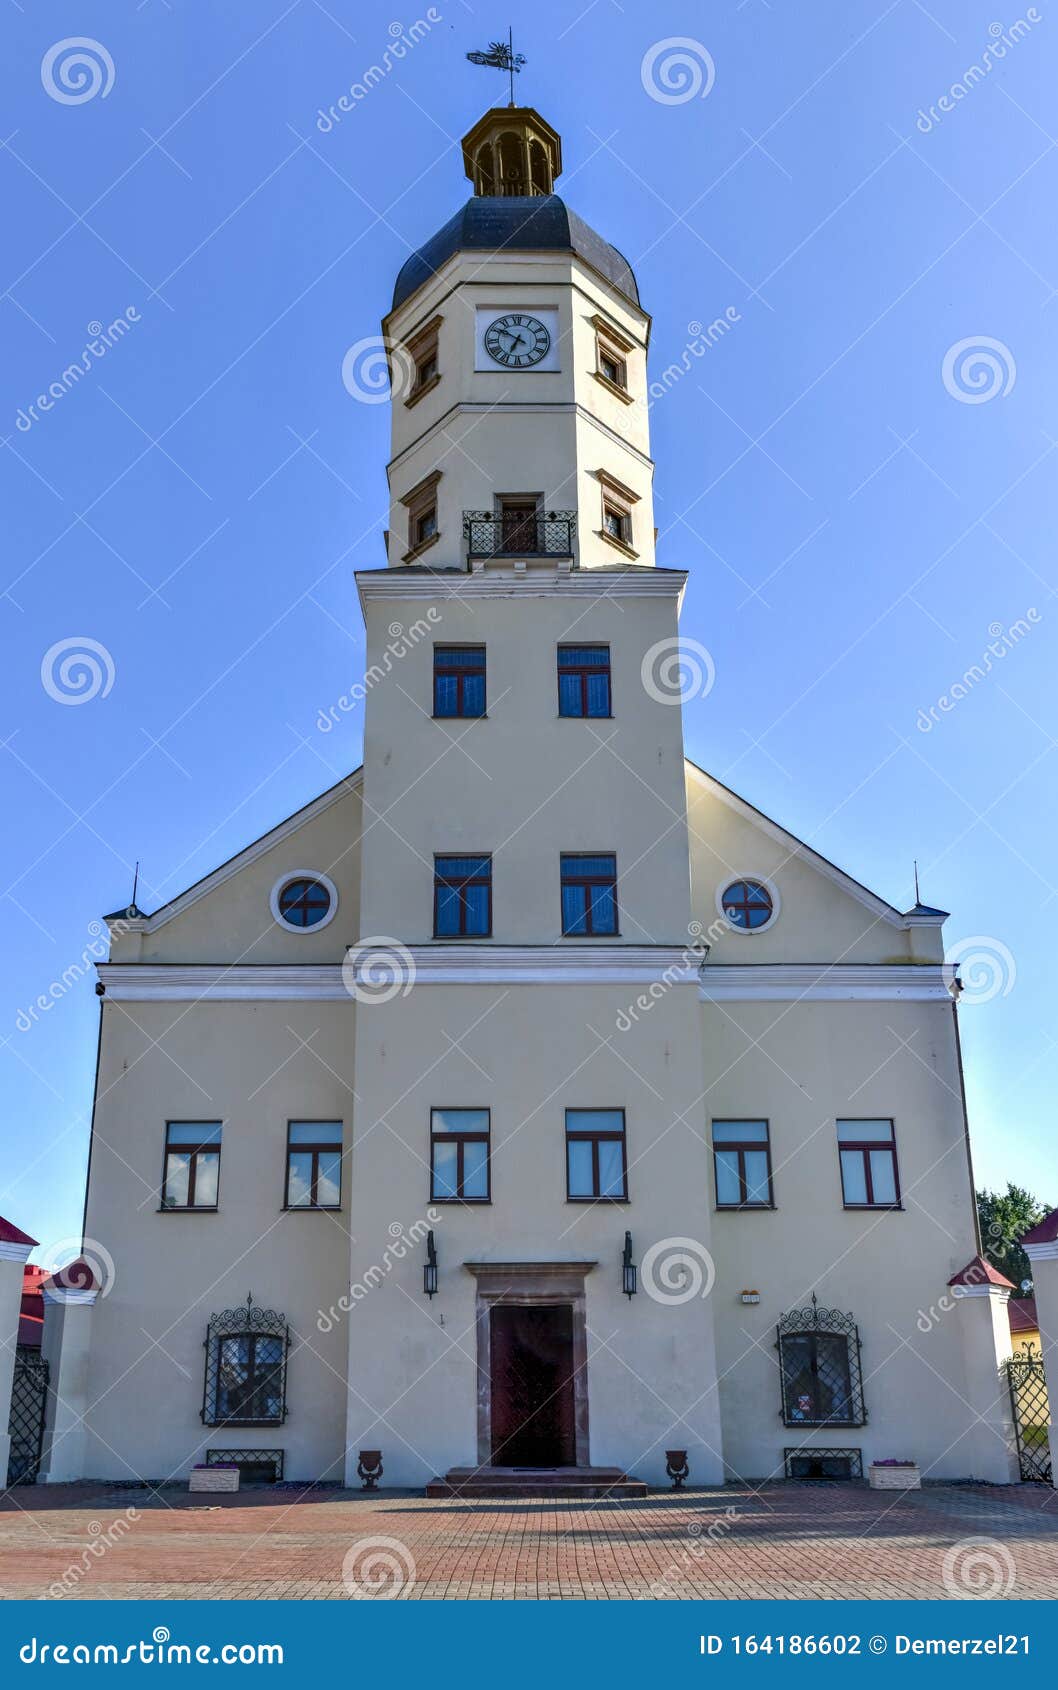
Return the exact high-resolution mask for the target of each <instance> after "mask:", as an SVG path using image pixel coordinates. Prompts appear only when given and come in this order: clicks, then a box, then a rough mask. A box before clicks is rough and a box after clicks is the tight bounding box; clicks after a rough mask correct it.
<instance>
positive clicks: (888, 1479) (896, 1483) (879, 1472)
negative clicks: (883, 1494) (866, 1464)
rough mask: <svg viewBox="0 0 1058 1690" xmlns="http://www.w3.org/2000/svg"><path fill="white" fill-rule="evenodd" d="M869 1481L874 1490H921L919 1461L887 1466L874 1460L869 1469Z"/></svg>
mask: <svg viewBox="0 0 1058 1690" xmlns="http://www.w3.org/2000/svg"><path fill="white" fill-rule="evenodd" d="M868 1482H869V1484H870V1487H871V1489H872V1490H921V1489H922V1473H921V1471H920V1469H919V1465H918V1462H917V1461H907V1462H903V1463H901V1464H900V1465H898V1466H897V1465H894V1466H885V1465H883V1464H881V1463H879V1462H877V1461H874V1462H872V1463H871V1466H870V1468H869V1469H868Z"/></svg>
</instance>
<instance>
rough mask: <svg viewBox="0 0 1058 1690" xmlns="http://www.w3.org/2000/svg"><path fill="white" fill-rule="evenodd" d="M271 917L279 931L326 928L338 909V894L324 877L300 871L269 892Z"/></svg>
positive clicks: (278, 883)
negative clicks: (270, 894) (276, 923)
mask: <svg viewBox="0 0 1058 1690" xmlns="http://www.w3.org/2000/svg"><path fill="white" fill-rule="evenodd" d="M271 905H272V914H273V916H274V917H275V919H276V921H278V923H279V925H280V926H281V927H287V928H290V929H291V930H292V931H293V932H295V933H305V932H307V931H308V930H309V929H310V928H313V927H325V926H326V925H327V923H328V922H329V921H330V920H331V919H332V918H333V916H334V914H335V912H336V910H337V908H338V891H337V888H336V886H335V884H334V882H333V880H328V878H327V876H326V875H325V874H312V873H307V872H306V871H305V870H303V869H299V870H297V871H296V872H295V873H294V874H287V875H284V876H283V878H282V880H279V881H277V882H276V884H275V886H274V887H273V888H272V897H271Z"/></svg>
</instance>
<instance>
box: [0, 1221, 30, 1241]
mask: <svg viewBox="0 0 1058 1690" xmlns="http://www.w3.org/2000/svg"><path fill="white" fill-rule="evenodd" d="M39 1242H40V1240H39V1239H37V1238H31V1237H30V1236H29V1233H28V1232H22V1231H21V1229H20V1228H19V1227H17V1226H12V1224H11V1222H10V1221H5V1219H4V1217H3V1215H0V1244H37V1243H39Z"/></svg>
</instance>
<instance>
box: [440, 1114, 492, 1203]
mask: <svg viewBox="0 0 1058 1690" xmlns="http://www.w3.org/2000/svg"><path fill="white" fill-rule="evenodd" d="M489 1129H490V1120H489V1111H488V1110H487V1109H431V1110H430V1196H431V1197H432V1199H433V1201H434V1202H435V1203H488V1202H490V1201H491V1198H492V1191H491V1186H490V1177H489Z"/></svg>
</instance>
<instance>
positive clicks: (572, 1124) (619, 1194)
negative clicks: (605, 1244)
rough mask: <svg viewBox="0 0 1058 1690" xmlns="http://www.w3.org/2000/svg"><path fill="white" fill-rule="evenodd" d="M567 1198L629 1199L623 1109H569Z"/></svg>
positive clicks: (577, 1200) (582, 1200) (586, 1200)
mask: <svg viewBox="0 0 1058 1690" xmlns="http://www.w3.org/2000/svg"><path fill="white" fill-rule="evenodd" d="M566 1199H567V1201H568V1202H570V1203H625V1202H627V1201H628V1156H627V1151H626V1147H625V1112H624V1110H623V1109H567V1110H566Z"/></svg>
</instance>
